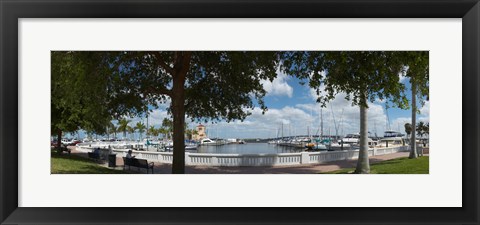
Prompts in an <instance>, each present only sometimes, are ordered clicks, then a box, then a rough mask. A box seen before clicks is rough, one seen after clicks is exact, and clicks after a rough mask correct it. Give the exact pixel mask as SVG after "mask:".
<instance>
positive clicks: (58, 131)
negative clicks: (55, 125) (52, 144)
mask: <svg viewBox="0 0 480 225" xmlns="http://www.w3.org/2000/svg"><path fill="white" fill-rule="evenodd" d="M57 148H58V149H61V148H62V130H60V129H57Z"/></svg>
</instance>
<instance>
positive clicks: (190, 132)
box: [185, 129, 198, 140]
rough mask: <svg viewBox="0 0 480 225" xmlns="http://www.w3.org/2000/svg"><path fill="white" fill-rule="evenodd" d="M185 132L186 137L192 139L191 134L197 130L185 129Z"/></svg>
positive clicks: (194, 133)
mask: <svg viewBox="0 0 480 225" xmlns="http://www.w3.org/2000/svg"><path fill="white" fill-rule="evenodd" d="M185 134H186V135H187V139H189V140H192V137H193V135H197V134H198V132H197V130H195V129H186V130H185Z"/></svg>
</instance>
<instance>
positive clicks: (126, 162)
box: [123, 157, 153, 174]
mask: <svg viewBox="0 0 480 225" xmlns="http://www.w3.org/2000/svg"><path fill="white" fill-rule="evenodd" d="M126 166H128V169H130V166H135V167H137V168H138V170H140V168H144V169H147V173H148V170H149V169H151V170H152V174H153V162H150V163H149V162H148V161H147V160H146V159H136V158H127V157H123V170H125V167H126Z"/></svg>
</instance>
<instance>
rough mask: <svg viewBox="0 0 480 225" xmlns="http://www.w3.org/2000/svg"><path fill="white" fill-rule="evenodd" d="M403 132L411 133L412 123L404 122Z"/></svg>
mask: <svg viewBox="0 0 480 225" xmlns="http://www.w3.org/2000/svg"><path fill="white" fill-rule="evenodd" d="M405 133H407V135H410V134H411V133H412V124H409V123H406V124H405Z"/></svg>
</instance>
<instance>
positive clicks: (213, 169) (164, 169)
mask: <svg viewBox="0 0 480 225" xmlns="http://www.w3.org/2000/svg"><path fill="white" fill-rule="evenodd" d="M72 154H76V155H79V156H83V157H88V156H87V153H83V152H79V151H75V150H73V149H72ZM408 154H409V153H408V152H398V153H392V154H387V155H379V156H372V157H370V163H371V164H374V163H378V162H381V161H385V160H390V159H395V158H401V157H408ZM116 163H117V168H116V169H123V159H122V158H120V157H117V161H116ZM154 163H155V166H154V173H155V174H171V172H172V165H171V164H166V163H159V162H154ZM103 165H104V166H107V164H106V163H105V164H103ZM356 165H357V160H356V159H354V160H341V161H334V162H327V163H322V164H309V165H295V166H255V167H247V166H242V167H227V166H224V167H217V166H185V173H186V174H314V173H322V172H330V171H334V170H339V169H344V168H354V167H355V166H356ZM136 171H137V169H136V168H134V167H132V172H136ZM140 173H146V169H140Z"/></svg>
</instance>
